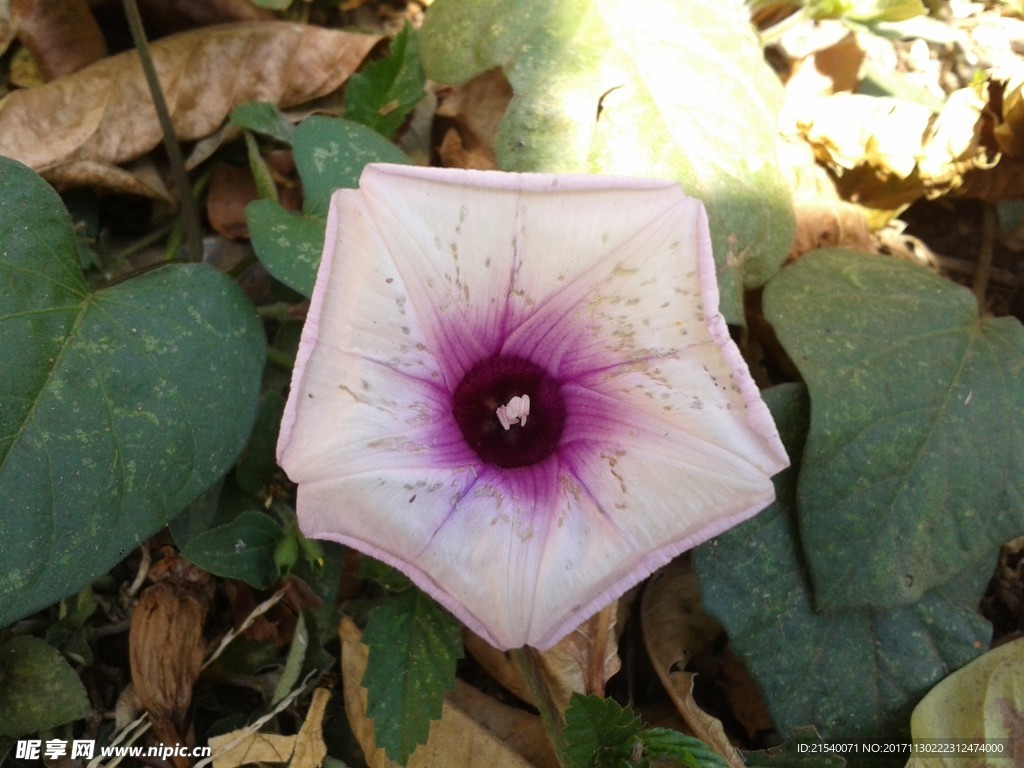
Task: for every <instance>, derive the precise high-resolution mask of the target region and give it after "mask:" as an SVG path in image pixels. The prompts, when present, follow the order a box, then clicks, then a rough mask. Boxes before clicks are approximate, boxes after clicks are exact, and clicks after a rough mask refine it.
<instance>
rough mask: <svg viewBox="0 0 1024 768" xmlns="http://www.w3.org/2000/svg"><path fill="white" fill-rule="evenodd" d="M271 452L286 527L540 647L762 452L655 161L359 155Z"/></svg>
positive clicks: (669, 545) (758, 497)
mask: <svg viewBox="0 0 1024 768" xmlns="http://www.w3.org/2000/svg"><path fill="white" fill-rule="evenodd" d="M278 458H279V461H280V463H281V466H282V467H283V468H284V469H285V470H286V472H287V473H288V475H289V476H290V477H291V478H292V480H294V481H295V482H296V483H298V486H299V488H298V515H299V521H300V524H301V526H302V529H303V531H304V532H305V533H306V535H308V536H314V537H318V538H325V539H330V540H333V541H337V542H340V543H342V544H346V545H349V546H352V547H355V548H357V549H359V550H361V551H363V552H366V553H368V554H370V555H372V556H374V557H377V558H378V559H380V560H383V561H384V562H387V563H389V564H391V565H393V566H395V567H397V568H399V569H400V570H402V571H404V572H405V573H406V574H407V575H408V576H409V577H410V578H411V579H412V580H413V581H414V582H415V583H416V584H418V585H419V586H420V587H421V588H422V589H424V590H425V591H427V592H428V593H429V594H431V595H432V596H434V597H435V598H436V599H437V600H438V601H439V602H441V603H442V604H443V605H445V606H446V607H447V608H448V609H449V610H451V611H452V612H453V613H454V614H455V615H456V616H457V617H458V618H459V619H461V620H462V621H463V622H464V623H465V624H467V625H468V626H469V627H470V628H471V629H473V630H474V631H475V632H477V633H478V634H479V635H481V636H482V637H484V638H485V639H487V640H488V641H489V642H491V643H492V644H494V645H495V646H497V647H499V648H503V649H507V648H513V647H517V646H522V645H532V646H535V647H538V648H541V649H545V648H549V647H551V646H552V645H554V644H555V643H556V642H558V640H559V639H561V637H563V636H564V635H565V634H567V633H568V632H570V631H571V630H572V629H573V628H574V627H575V626H576V625H578V624H579V623H581V622H582V621H583V620H585V619H586V618H587V617H588V616H589V615H590V614H592V613H594V612H596V611H597V610H599V609H600V608H602V607H603V606H604V605H607V604H608V603H609V602H610V601H612V600H614V599H615V598H616V597H618V596H619V595H621V594H622V593H623V592H624V591H626V590H627V589H629V588H630V587H631V586H633V585H635V584H636V583H637V582H639V581H640V580H641V579H643V578H644V577H646V576H647V575H648V574H649V573H651V572H652V571H653V570H654V569H655V568H657V567H659V566H661V565H662V564H664V563H666V562H668V561H669V560H670V559H671V558H673V557H674V556H676V555H678V554H679V553H680V552H682V551H684V550H686V549H689V548H691V547H693V546H695V545H696V544H699V543H701V542H702V541H705V540H706V539H708V538H710V537H711V536H714V535H715V534H717V533H720V532H721V531H723V530H725V529H726V528H728V527H730V526H732V525H735V524H736V523H738V522H741V521H742V520H744V519H746V518H748V517H750V516H751V515H753V514H755V513H757V512H758V511H759V510H760V509H762V508H764V507H765V506H767V505H768V504H769V503H770V502H771V501H772V499H773V494H774V492H773V488H772V484H771V476H772V475H773V474H775V473H776V472H778V471H780V470H781V469H783V468H784V467H785V466H786V465H787V464H788V459H787V457H786V454H785V451H784V450H783V448H782V445H781V442H780V441H779V438H778V434H777V432H776V430H775V426H774V423H773V422H772V419H771V415H770V413H769V412H768V409H767V407H766V406H765V404H764V402H763V401H762V400H761V397H760V395H759V393H758V390H757V387H756V386H755V384H754V382H753V380H752V379H751V377H750V374H749V372H748V370H747V367H746V365H745V364H744V362H743V360H742V358H741V357H740V354H739V350H738V349H737V348H736V346H735V345H734V344H733V342H732V341H731V339H730V337H729V334H728V329H727V328H726V325H725V321H724V319H722V317H721V315H720V314H719V313H718V290H717V283H716V280H715V267H714V262H713V260H712V256H711V246H710V240H709V236H708V230H707V222H706V217H705V214H704V209H703V206H702V205H701V203H700V202H699V201H696V200H694V199H691V198H687V197H686V196H685V195H684V194H683V192H682V191H681V190H680V188H679V187H678V185H676V184H675V183H673V182H668V181H657V180H649V179H625V178H614V177H599V176H555V175H549V174H512V173H497V172H482V171H457V170H440V169H425V168H410V167H407V166H389V165H370V166H367V168H366V170H365V171H364V173H363V175H362V177H361V180H360V186H359V189H355V190H340V191H338V192H336V193H335V195H334V197H333V199H332V202H331V211H330V216H329V219H328V230H327V236H326V241H325V246H324V257H323V261H322V263H321V266H320V272H319V275H318V278H317V283H316V288H315V290H314V294H313V299H312V304H311V307H310V311H309V315H308V319H307V323H306V327H305V328H304V330H303V336H302V342H301V344H300V347H299V354H298V358H297V361H296V366H295V372H294V376H293V381H292V389H291V394H290V396H289V400H288V405H287V407H286V410H285V416H284V420H283V422H282V428H281V436H280V440H279V443H278Z"/></svg>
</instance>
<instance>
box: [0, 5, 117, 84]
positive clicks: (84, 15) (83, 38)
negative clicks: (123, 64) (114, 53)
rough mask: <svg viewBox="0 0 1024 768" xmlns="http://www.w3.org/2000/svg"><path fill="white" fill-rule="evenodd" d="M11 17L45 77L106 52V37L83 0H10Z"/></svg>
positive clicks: (58, 74)
mask: <svg viewBox="0 0 1024 768" xmlns="http://www.w3.org/2000/svg"><path fill="white" fill-rule="evenodd" d="M11 20H12V23H13V24H14V28H15V32H16V33H17V35H18V39H19V40H20V41H21V44H22V45H24V46H25V48H26V49H27V50H28V52H29V53H31V54H32V58H33V60H34V61H35V63H36V66H37V67H38V68H39V71H40V72H41V73H42V75H43V77H44V78H45V79H46V80H53V79H54V78H57V77H61V76H62V75H70V74H71V73H72V72H77V71H78V70H80V69H82V68H83V67H87V66H88V65H90V64H92V63H94V62H97V61H99V60H100V59H102V58H103V57H104V56H106V55H107V41H106V40H104V38H103V33H102V32H101V31H100V25H99V24H97V23H96V18H95V17H94V16H93V15H92V10H90V8H89V3H88V2H86V0H13V1H12V3H11Z"/></svg>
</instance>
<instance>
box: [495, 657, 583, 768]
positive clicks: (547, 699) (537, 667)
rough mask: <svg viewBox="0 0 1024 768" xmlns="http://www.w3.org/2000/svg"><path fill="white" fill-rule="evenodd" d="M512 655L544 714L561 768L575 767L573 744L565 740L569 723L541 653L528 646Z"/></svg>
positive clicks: (541, 712) (547, 729) (544, 720)
mask: <svg viewBox="0 0 1024 768" xmlns="http://www.w3.org/2000/svg"><path fill="white" fill-rule="evenodd" d="M509 655H510V656H511V657H512V660H513V662H515V665H516V667H518V668H519V672H520V674H522V676H523V680H524V681H525V682H526V686H527V688H529V689H530V694H531V695H532V696H533V703H534V706H536V707H537V710H538V711H539V712H540V719H541V722H543V723H544V730H545V731H547V733H548V739H549V740H550V741H551V746H552V748H553V749H554V752H555V757H556V758H557V759H558V764H559V765H560V766H561V768H570V766H571V765H572V763H571V761H570V759H569V744H568V742H567V741H566V740H565V720H564V719H563V717H562V713H561V712H560V711H559V709H558V706H557V705H556V704H555V700H554V697H553V696H552V695H551V687H550V686H549V685H548V679H547V676H546V675H545V674H544V666H543V664H542V663H541V660H540V652H539V651H537V650H536V649H535V648H531V647H529V646H524V647H522V648H515V649H513V650H511V651H509Z"/></svg>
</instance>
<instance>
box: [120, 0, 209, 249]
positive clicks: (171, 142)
mask: <svg viewBox="0 0 1024 768" xmlns="http://www.w3.org/2000/svg"><path fill="white" fill-rule="evenodd" d="M122 2H123V4H124V13H125V16H127V17H128V27H129V29H130V30H131V33H132V40H133V41H134V42H135V48H136V50H138V52H139V60H140V61H141V62H142V71H143V73H144V74H145V76H146V84H147V85H148V86H149V92H150V94H151V95H152V96H153V106H154V107H155V108H156V116H157V119H158V120H159V121H160V128H161V129H162V130H163V132H164V147H165V148H166V149H167V159H168V160H169V161H170V164H171V173H172V174H173V175H174V182H175V184H177V186H178V197H179V198H180V199H181V215H182V216H183V217H184V219H185V243H186V246H185V248H186V252H187V253H188V259H189V261H202V259H203V236H202V231H201V230H200V228H199V211H198V210H197V208H196V206H195V204H194V203H193V201H192V193H191V191H190V188H189V181H188V174H187V173H186V172H185V155H184V154H182V151H181V145H180V144H179V143H178V137H177V136H176V135H175V133H174V124H173V123H172V122H171V113H170V111H169V110H168V109H167V100H166V99H165V98H164V92H163V89H162V88H161V87H160V79H159V78H158V77H157V74H156V67H155V66H154V65H153V56H152V54H151V52H150V50H149V41H148V40H147V39H146V30H145V29H144V28H143V26H142V16H141V15H140V14H139V6H138V5H136V3H135V0H122Z"/></svg>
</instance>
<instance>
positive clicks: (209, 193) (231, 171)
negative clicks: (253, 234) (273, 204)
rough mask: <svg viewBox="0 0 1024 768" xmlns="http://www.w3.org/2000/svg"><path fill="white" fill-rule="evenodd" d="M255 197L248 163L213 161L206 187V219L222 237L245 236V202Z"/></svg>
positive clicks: (254, 187)
mask: <svg viewBox="0 0 1024 768" xmlns="http://www.w3.org/2000/svg"><path fill="white" fill-rule="evenodd" d="M258 197H259V192H258V191H257V190H256V182H255V181H254V180H253V178H252V172H251V171H250V170H249V166H247V165H246V166H237V165H229V164H228V163H217V165H216V167H214V169H213V175H212V176H211V177H210V186H209V187H208V188H207V190H206V220H207V221H208V222H209V223H210V226H211V227H212V228H213V231H214V232H216V233H217V234H218V235H220V236H221V237H223V238H225V239H226V240H241V239H243V238H247V237H249V225H248V222H247V221H246V218H245V206H247V205H248V204H249V203H251V202H252V201H253V200H256V199H257V198H258Z"/></svg>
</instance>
